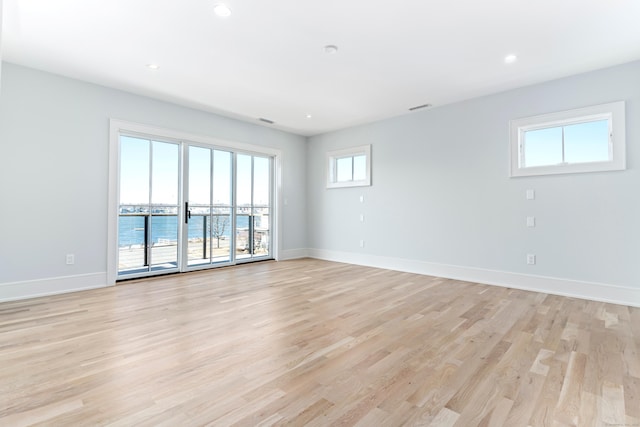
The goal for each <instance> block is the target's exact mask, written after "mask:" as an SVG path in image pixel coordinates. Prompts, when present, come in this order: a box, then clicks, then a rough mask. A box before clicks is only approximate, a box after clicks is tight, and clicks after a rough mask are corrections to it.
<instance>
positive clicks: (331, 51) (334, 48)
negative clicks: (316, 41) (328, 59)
mask: <svg viewBox="0 0 640 427" xmlns="http://www.w3.org/2000/svg"><path fill="white" fill-rule="evenodd" d="M336 52H338V46H336V45H334V44H328V45H326V46H325V47H324V53H328V54H329V55H332V54H334V53H336Z"/></svg>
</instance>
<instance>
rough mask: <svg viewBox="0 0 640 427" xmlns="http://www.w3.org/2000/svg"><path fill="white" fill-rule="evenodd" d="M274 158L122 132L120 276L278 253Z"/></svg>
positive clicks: (131, 275) (183, 268)
mask: <svg viewBox="0 0 640 427" xmlns="http://www.w3.org/2000/svg"><path fill="white" fill-rule="evenodd" d="M272 175H273V158H272V157H270V156H261V155H257V154H253V153H240V152H234V151H233V150H230V149H224V148H217V147H211V146H204V145H197V144H191V143H185V142H168V141H158V140H156V139H153V138H144V137H138V136H128V135H121V136H120V174H119V205H118V207H119V210H118V228H119V229H118V277H119V278H127V277H141V276H145V275H151V274H157V273H162V272H165V273H166V272H173V271H188V270H194V269H201V268H208V267H213V266H219V265H232V264H235V263H237V262H246V261H254V260H259V259H268V258H271V257H272V244H271V238H270V237H271V230H272V217H273V216H272V212H273V209H272V197H273V178H272Z"/></svg>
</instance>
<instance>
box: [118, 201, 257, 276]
mask: <svg viewBox="0 0 640 427" xmlns="http://www.w3.org/2000/svg"><path fill="white" fill-rule="evenodd" d="M257 218H258V217H257V216H253V215H248V214H247V215H245V214H238V215H237V216H236V222H237V224H236V229H235V233H232V230H231V224H230V223H231V217H230V215H229V214H213V215H210V214H192V215H191V219H190V220H189V227H188V238H187V254H188V255H187V258H188V261H189V265H198V264H203V263H209V262H224V261H229V260H230V258H231V257H230V255H231V250H230V247H231V236H232V235H233V234H235V239H236V240H235V246H236V258H250V257H254V256H268V255H269V229H268V228H263V227H258V226H257V225H259V221H257V220H256V219H257ZM178 226H179V224H178V216H177V215H175V214H164V213H160V214H158V213H153V214H149V213H146V212H145V213H140V212H133V213H121V214H120V217H119V236H118V238H119V242H118V245H119V271H120V273H121V274H127V273H131V272H140V271H145V270H149V269H150V270H160V269H168V268H176V267H177V266H178ZM149 227H151V230H150V228H149ZM149 231H151V232H149ZM249 236H253V239H250V238H249Z"/></svg>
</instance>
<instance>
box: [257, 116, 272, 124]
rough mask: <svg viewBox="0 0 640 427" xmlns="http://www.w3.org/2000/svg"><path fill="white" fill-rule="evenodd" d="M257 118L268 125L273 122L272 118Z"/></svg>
mask: <svg viewBox="0 0 640 427" xmlns="http://www.w3.org/2000/svg"><path fill="white" fill-rule="evenodd" d="M258 120H260V121H261V122H265V123H269V124H270V125H272V124H273V120H269V119H265V118H264V117H260V118H259V119H258Z"/></svg>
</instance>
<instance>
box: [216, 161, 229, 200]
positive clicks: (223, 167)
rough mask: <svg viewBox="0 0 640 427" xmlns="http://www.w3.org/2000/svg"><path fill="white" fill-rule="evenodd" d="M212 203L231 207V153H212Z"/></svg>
mask: <svg viewBox="0 0 640 427" xmlns="http://www.w3.org/2000/svg"><path fill="white" fill-rule="evenodd" d="M213 203H214V204H216V205H226V206H231V153H229V152H228V151H220V150H214V151H213Z"/></svg>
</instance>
